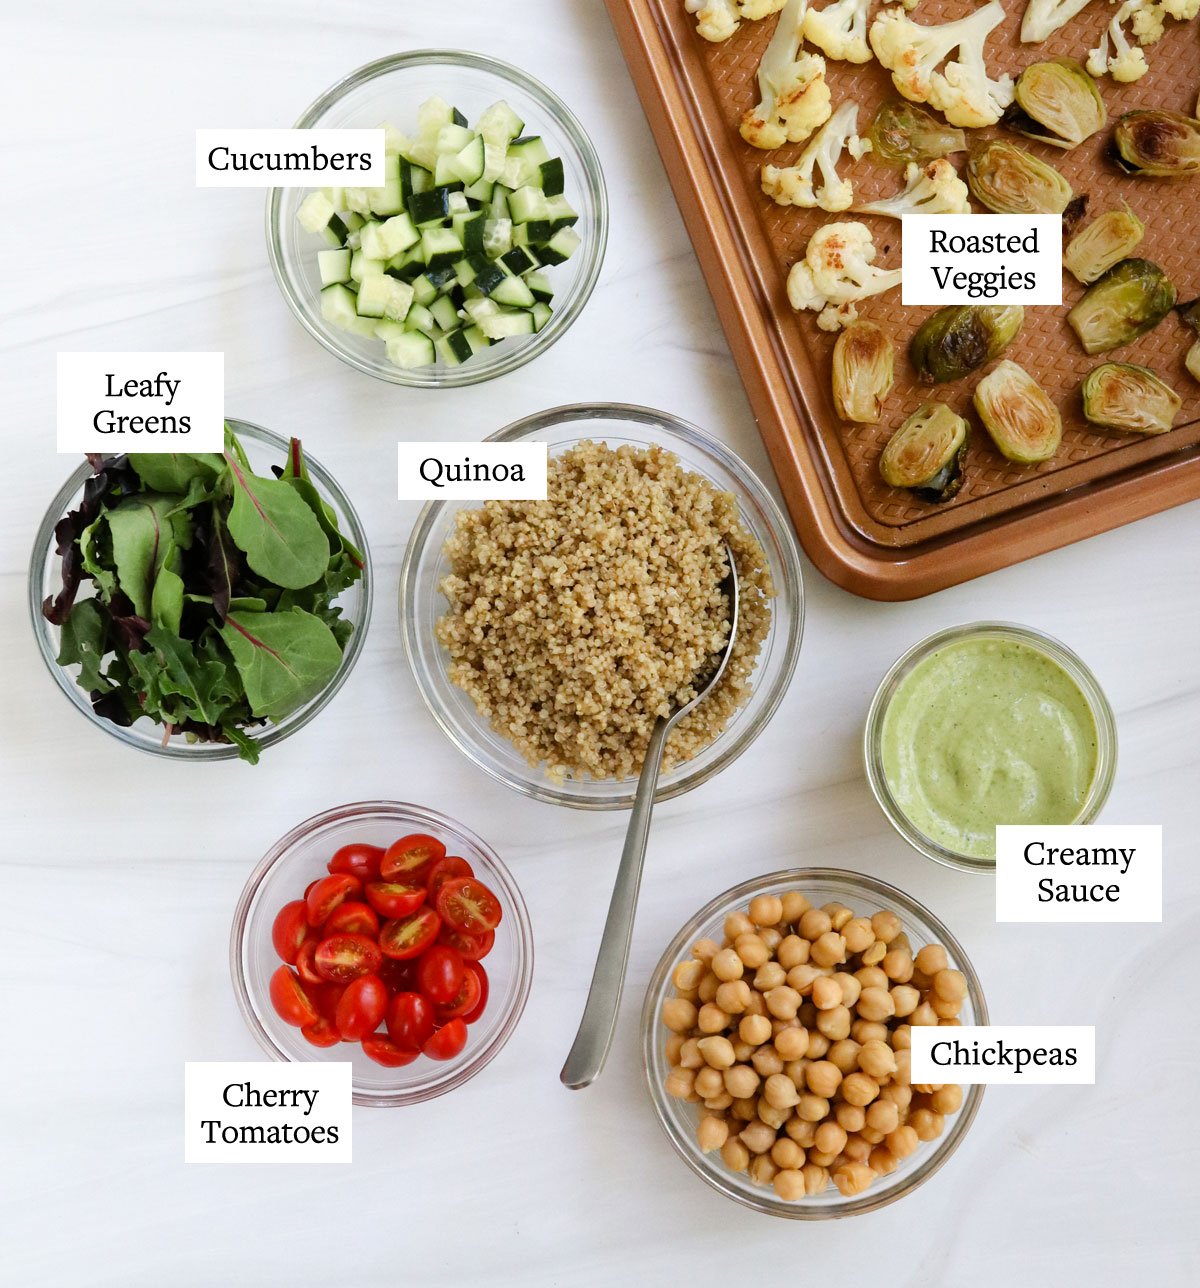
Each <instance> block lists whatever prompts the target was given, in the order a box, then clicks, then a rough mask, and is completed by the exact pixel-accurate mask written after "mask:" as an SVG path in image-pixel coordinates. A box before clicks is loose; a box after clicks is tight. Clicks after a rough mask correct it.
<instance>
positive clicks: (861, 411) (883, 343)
mask: <svg viewBox="0 0 1200 1288" xmlns="http://www.w3.org/2000/svg"><path fill="white" fill-rule="evenodd" d="M894 362H895V351H894V349H893V348H892V342H891V339H890V338H889V337H888V336H887V335H885V334H884V332H883V331H882V329H881V328H879V327H877V326H876V325H875V323H874V322H852V323H851V324H850V325H849V326H848V327H846V328H845V330H844V331H842V333H841V334H840V335H839V336H838V338H837V343H836V344H835V345H834V346H833V405H834V407H835V408H836V410H837V414H838V415H839V416H840V417H841V418H842V420H853V421H857V422H858V423H859V424H860V425H876V424H878V423H879V415H880V412H881V411H882V410H883V400H884V399H885V398H886V397H887V396H888V393H889V392H890V391H891V388H892V368H893V365H894Z"/></svg>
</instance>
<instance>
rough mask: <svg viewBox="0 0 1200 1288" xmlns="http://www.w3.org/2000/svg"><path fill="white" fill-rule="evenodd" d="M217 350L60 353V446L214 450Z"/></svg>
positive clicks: (221, 373)
mask: <svg viewBox="0 0 1200 1288" xmlns="http://www.w3.org/2000/svg"><path fill="white" fill-rule="evenodd" d="M224 425H225V355H224V354H223V353H60V354H59V355H58V450H59V451H60V452H103V453H106V454H110V455H111V454H113V453H118V452H219V451H221V449H222V447H223V445H224V442H225V431H224Z"/></svg>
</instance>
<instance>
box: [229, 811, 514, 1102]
mask: <svg viewBox="0 0 1200 1288" xmlns="http://www.w3.org/2000/svg"><path fill="white" fill-rule="evenodd" d="M409 832H426V833H429V834H430V835H432V836H436V837H437V838H438V839H439V840H441V841H443V842H444V843H445V845H446V849H447V850H448V852H449V853H451V854H458V855H460V856H461V857H462V858H465V859H466V860H467V861H468V862H469V863H470V864H471V867H472V868H474V870H475V874H476V876H478V877H479V879H480V880H481V881H482V882H483V883H484V884H485V885H487V886H489V887H490V888H491V889H492V890H493V891H494V892H495V894H496V896H497V898H499V900H500V902H501V904H502V905H503V908H504V916H503V919H502V920H501V922H500V924H499V926H497V927H496V942H495V946H494V947H493V948H492V951H491V952H490V953H489V954H488V955H487V957H486V958H485V959H484V961H483V966H484V969H485V970H486V971H487V974H488V983H489V987H490V992H489V995H488V1004H487V1008H486V1010H485V1011H484V1013H483V1015H482V1016H481V1017H480V1018H479V1019H478V1020H477V1021H476V1022H475V1023H474V1024H471V1025H470V1026H469V1027H468V1029H467V1033H468V1037H467V1045H466V1046H465V1047H464V1048H463V1050H462V1051H461V1052H460V1054H459V1055H457V1056H456V1057H455V1058H454V1059H453V1060H429V1059H426V1058H425V1057H424V1056H421V1057H419V1058H418V1059H417V1060H415V1061H414V1062H413V1063H412V1064H409V1065H406V1066H405V1067H404V1068H402V1069H385V1068H384V1067H383V1066H382V1065H379V1064H376V1063H375V1062H374V1061H373V1060H370V1059H368V1058H367V1056H365V1055H364V1054H363V1051H362V1047H361V1046H360V1045H359V1044H358V1043H340V1044H339V1045H338V1046H335V1047H328V1048H320V1047H315V1046H313V1045H311V1044H310V1043H309V1042H307V1041H306V1040H305V1039H304V1037H302V1036H301V1033H300V1030H299V1029H297V1028H293V1027H292V1026H291V1025H289V1024H285V1023H284V1022H283V1021H282V1020H281V1019H280V1018H279V1016H278V1015H276V1013H275V1008H274V1007H273V1006H272V1005H271V1002H270V998H269V996H268V985H269V982H270V979H271V976H272V975H273V974H274V972H275V971H276V969H278V967H279V964H280V962H279V958H278V957H277V956H276V955H275V949H274V948H273V947H272V944H271V925H272V923H273V922H274V920H275V915H276V913H278V911H279V909H280V908H282V907H283V905H284V904H285V903H289V902H290V901H291V900H293V899H299V898H300V897H301V896H302V895H303V893H304V888H305V887H306V886H307V885H308V883H309V882H310V881H312V880H314V879H315V878H317V877H320V876H324V875H325V873H326V867H325V865H326V863H327V862H328V861H329V859H330V858H331V857H332V855H333V853H334V851H335V850H337V849H338V848H339V847H340V846H342V845H346V844H348V843H349V842H351V841H363V842H366V843H367V844H370V845H379V846H387V845H390V844H391V843H392V842H393V841H395V840H398V839H399V838H400V837H401V836H404V835H406V834H407V833H409ZM229 964H230V970H231V971H232V974H233V987H234V992H235V993H236V994H237V1002H238V1008H239V1010H240V1011H241V1013H242V1018H243V1019H244V1020H245V1021H246V1024H247V1026H248V1027H249V1029H250V1032H251V1033H252V1034H253V1035H254V1039H255V1041H256V1042H257V1043H258V1044H259V1046H261V1047H262V1049H263V1050H264V1051H265V1052H266V1053H267V1054H268V1055H269V1056H270V1057H271V1059H272V1060H301V1061H303V1060H308V1061H313V1060H316V1061H325V1062H327V1061H337V1060H342V1061H344V1060H350V1061H351V1063H352V1064H353V1066H354V1073H353V1084H354V1103H355V1104H356V1105H385V1106H386V1105H413V1104H417V1103H418V1102H419V1101H422V1100H431V1099H432V1098H433V1097H434V1096H440V1095H442V1094H443V1093H445V1092H447V1091H451V1090H453V1089H454V1088H455V1087H458V1086H461V1085H462V1084H463V1083H464V1082H466V1081H467V1080H468V1079H469V1078H473V1077H474V1076H475V1075H476V1074H477V1073H478V1072H479V1071H480V1070H481V1069H483V1068H484V1067H485V1066H486V1065H488V1064H490V1063H491V1061H492V1060H493V1059H495V1057H496V1056H497V1055H498V1054H499V1053H500V1050H501V1049H502V1048H503V1046H504V1044H505V1043H506V1042H507V1041H508V1039H509V1038H510V1037H511V1036H512V1033H513V1030H514V1029H515V1028H516V1026H517V1021H518V1020H520V1018H521V1013H522V1011H524V1009H525V1002H526V1000H527V999H528V997H529V986H530V983H531V981H532V979H533V931H532V930H531V928H530V925H529V914H528V912H527V911H526V909H525V901H524V899H522V898H521V892H520V890H518V889H517V885H516V882H515V881H514V880H513V878H512V876H511V875H510V874H509V871H508V869H507V868H506V867H505V866H504V864H503V863H502V862H501V861H500V857H499V855H497V854H496V852H495V850H493V849H492V848H491V846H490V845H488V844H487V842H486V841H483V840H481V839H480V838H479V837H478V836H476V835H475V833H474V832H472V831H470V830H469V829H468V828H466V827H464V826H463V825H462V824H461V823H456V822H455V821H454V820H453V819H451V818H447V817H446V816H445V815H444V814H439V813H438V812H437V811H436V810H431V809H425V808H423V807H422V806H420V805H407V804H405V803H404V802H402V801H359V802H357V803H355V804H352V805H338V806H336V807H335V808H334V809H329V810H326V811H325V812H324V813H322V814H317V815H316V816H315V817H313V818H310V819H307V820H305V822H303V823H300V824H299V825H298V826H296V827H294V828H292V830H291V831H290V832H289V833H288V834H287V835H286V836H284V837H282V838H281V839H280V840H278V841H276V842H275V844H274V845H273V846H272V847H271V849H270V850H269V851H268V852H267V854H266V856H265V857H264V858H263V860H262V862H261V863H259V865H258V867H257V868H255V869H254V872H253V873H252V874H251V876H250V880H249V881H247V882H246V888H245V889H244V890H243V891H242V897H241V898H240V899H239V900H238V905H237V911H236V912H235V913H234V916H233V930H232V933H231V934H230V938H229Z"/></svg>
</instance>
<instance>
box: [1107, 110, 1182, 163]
mask: <svg viewBox="0 0 1200 1288" xmlns="http://www.w3.org/2000/svg"><path fill="white" fill-rule="evenodd" d="M1111 155H1112V158H1113V160H1114V161H1115V162H1116V164H1117V165H1118V166H1120V168H1121V169H1122V170H1124V171H1125V173H1126V174H1137V175H1146V176H1148V177H1150V178H1155V179H1178V178H1182V177H1183V176H1185V175H1189V174H1196V173H1197V172H1200V121H1196V120H1193V119H1192V118H1191V117H1190V116H1184V114H1183V113H1182V112H1168V111H1164V110H1163V109H1161V108H1154V109H1153V110H1151V109H1144V108H1143V109H1139V110H1138V111H1136V112H1126V113H1125V115H1124V116H1122V117H1120V118H1119V119H1118V121H1117V125H1116V129H1114V130H1113V137H1112V150H1111Z"/></svg>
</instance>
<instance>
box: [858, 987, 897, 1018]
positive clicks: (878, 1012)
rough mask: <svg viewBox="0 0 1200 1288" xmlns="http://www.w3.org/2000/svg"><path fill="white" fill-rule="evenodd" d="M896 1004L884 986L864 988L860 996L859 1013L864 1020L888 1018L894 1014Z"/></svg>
mask: <svg viewBox="0 0 1200 1288" xmlns="http://www.w3.org/2000/svg"><path fill="white" fill-rule="evenodd" d="M895 1011H896V1004H895V1002H893V1001H892V995H891V994H890V993H889V992H888V991H887V989H884V988H874V987H872V988H864V989H863V991H862V993H861V994H860V995H859V998H858V1013H859V1015H861V1016H862V1018H863V1019H864V1020H886V1019H888V1018H889V1017H890V1016H892V1015H894V1014H895Z"/></svg>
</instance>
